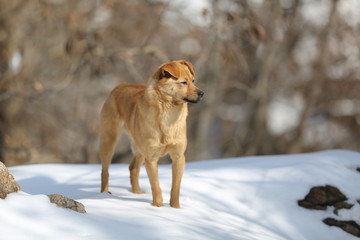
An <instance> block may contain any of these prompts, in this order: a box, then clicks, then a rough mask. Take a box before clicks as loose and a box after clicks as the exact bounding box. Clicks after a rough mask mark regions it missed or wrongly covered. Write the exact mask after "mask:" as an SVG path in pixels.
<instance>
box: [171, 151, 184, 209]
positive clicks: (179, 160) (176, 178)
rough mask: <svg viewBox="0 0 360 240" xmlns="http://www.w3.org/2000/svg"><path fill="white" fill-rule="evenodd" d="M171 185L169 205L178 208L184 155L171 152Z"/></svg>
mask: <svg viewBox="0 0 360 240" xmlns="http://www.w3.org/2000/svg"><path fill="white" fill-rule="evenodd" d="M171 160H172V187H171V194H170V206H171V207H174V208H180V200H179V195H180V185H181V179H182V176H183V173H184V168H185V156H184V155H183V154H181V155H178V154H172V155H171Z"/></svg>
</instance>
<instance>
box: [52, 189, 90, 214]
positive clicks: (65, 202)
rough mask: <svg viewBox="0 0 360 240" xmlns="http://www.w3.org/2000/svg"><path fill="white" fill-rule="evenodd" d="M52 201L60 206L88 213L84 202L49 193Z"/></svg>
mask: <svg viewBox="0 0 360 240" xmlns="http://www.w3.org/2000/svg"><path fill="white" fill-rule="evenodd" d="M48 197H49V199H50V202H52V203H55V204H56V205H58V206H59V207H62V208H68V209H71V210H74V211H76V212H79V213H86V210H85V207H84V205H83V204H82V203H80V202H78V201H75V200H73V199H70V198H67V197H65V196H63V195H60V194H51V195H48Z"/></svg>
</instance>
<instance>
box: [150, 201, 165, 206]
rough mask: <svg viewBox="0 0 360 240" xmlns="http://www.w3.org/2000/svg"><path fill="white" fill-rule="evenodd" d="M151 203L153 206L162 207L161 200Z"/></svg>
mask: <svg viewBox="0 0 360 240" xmlns="http://www.w3.org/2000/svg"><path fill="white" fill-rule="evenodd" d="M151 205H153V206H154V207H162V206H164V204H163V203H162V202H159V203H156V202H155V203H154V202H153V203H151Z"/></svg>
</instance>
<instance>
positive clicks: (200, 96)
mask: <svg viewBox="0 0 360 240" xmlns="http://www.w3.org/2000/svg"><path fill="white" fill-rule="evenodd" d="M204 94H205V93H204V92H203V91H201V90H199V91H198V92H197V95H198V97H197V98H196V99H189V98H184V101H185V102H188V103H197V102H199V101H200V100H201V99H202V98H203V96H204Z"/></svg>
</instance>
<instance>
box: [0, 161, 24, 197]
mask: <svg viewBox="0 0 360 240" xmlns="http://www.w3.org/2000/svg"><path fill="white" fill-rule="evenodd" d="M20 190H21V188H20V186H19V185H18V184H17V183H16V181H15V179H14V177H13V175H11V173H10V172H9V170H8V169H7V167H6V166H5V165H4V164H3V163H2V162H0V198H2V199H4V198H6V196H7V195H8V194H9V193H13V192H17V191H20Z"/></svg>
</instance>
